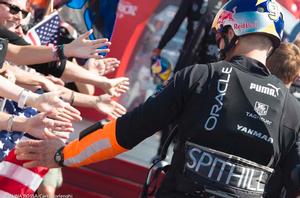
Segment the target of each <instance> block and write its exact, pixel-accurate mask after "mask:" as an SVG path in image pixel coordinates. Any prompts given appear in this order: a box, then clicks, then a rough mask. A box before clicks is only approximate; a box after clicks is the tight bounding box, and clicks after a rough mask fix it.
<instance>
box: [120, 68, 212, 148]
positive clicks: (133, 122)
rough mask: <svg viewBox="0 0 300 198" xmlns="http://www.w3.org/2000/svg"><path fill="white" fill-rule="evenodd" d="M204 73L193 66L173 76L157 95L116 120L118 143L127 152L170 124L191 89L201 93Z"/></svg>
mask: <svg viewBox="0 0 300 198" xmlns="http://www.w3.org/2000/svg"><path fill="white" fill-rule="evenodd" d="M208 73H209V72H208V66H207V65H194V66H190V67H187V68H185V69H183V70H181V71H179V72H177V73H176V74H175V76H174V79H172V80H170V82H169V83H168V84H167V86H166V87H165V88H164V89H163V90H162V91H161V92H158V93H157V94H154V95H153V96H151V97H150V98H149V99H148V100H147V101H146V102H145V103H144V104H142V105H140V106H139V107H137V108H135V109H134V110H133V111H131V112H129V113H127V114H125V115H124V116H122V117H121V118H118V120H117V127H116V136H117V141H118V143H119V144H120V145H121V146H122V147H124V148H127V149H131V148H132V147H134V146H135V145H137V144H138V143H140V142H141V141H143V140H144V139H146V138H147V137H149V136H151V135H153V134H154V133H155V132H156V131H159V130H160V129H162V128H165V127H166V126H168V125H169V124H171V123H174V121H176V120H177V119H178V118H179V116H181V112H183V110H184V106H185V105H186V101H188V98H189V97H190V95H191V93H193V91H194V90H195V89H197V92H198V91H200V92H201V90H202V87H203V85H204V84H205V83H206V82H207V78H208Z"/></svg>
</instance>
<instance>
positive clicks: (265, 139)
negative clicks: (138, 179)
mask: <svg viewBox="0 0 300 198" xmlns="http://www.w3.org/2000/svg"><path fill="white" fill-rule="evenodd" d="M209 68H210V71H211V75H210V76H211V80H210V81H209V83H208V84H207V89H208V90H207V92H206V93H207V95H201V94H200V95H199V96H195V97H193V96H192V97H191V99H190V101H188V102H187V104H188V105H187V107H186V108H187V110H186V113H185V112H184V113H183V116H182V118H183V117H184V116H189V115H190V114H191V112H193V109H196V110H195V111H197V108H198V111H201V114H198V116H199V117H197V118H195V117H193V118H192V121H190V122H188V121H187V122H186V121H182V123H181V121H180V120H179V123H178V128H179V132H180V133H179V138H178V139H179V141H178V144H177V146H176V147H175V149H174V155H173V159H172V164H171V169H170V170H169V171H168V173H167V175H166V178H165V180H164V182H163V183H162V185H161V189H160V190H159V192H158V194H157V197H264V196H265V195H264V193H265V191H266V189H265V188H266V184H267V183H268V180H269V179H270V177H271V175H272V174H273V173H274V169H276V166H277V164H278V161H279V160H280V155H281V153H282V152H283V151H282V149H281V145H280V141H279V140H280V139H281V137H280V136H281V134H280V123H281V119H282V118H281V115H282V113H281V112H282V111H283V107H284V102H285V98H286V97H287V93H288V92H287V89H286V88H285V87H284V85H283V84H282V83H281V82H280V81H279V80H278V79H277V78H276V77H274V76H273V75H268V76H263V75H259V74H253V73H250V71H248V70H247V69H246V68H243V67H242V66H237V65H233V64H230V63H228V62H226V61H221V62H218V63H214V64H210V66H209ZM203 92H204V91H203ZM199 100H202V102H201V103H202V104H201V107H198V105H197V106H193V107H190V106H189V105H190V104H192V105H193V104H197V101H199ZM182 120H184V119H182ZM186 123H187V124H186ZM181 125H188V126H190V127H189V130H186V131H184V132H182V130H181V129H180V126H181Z"/></svg>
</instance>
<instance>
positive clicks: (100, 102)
mask: <svg viewBox="0 0 300 198" xmlns="http://www.w3.org/2000/svg"><path fill="white" fill-rule="evenodd" d="M95 108H96V109H97V110H98V111H99V112H101V113H104V114H107V115H108V116H111V117H112V118H114V119H116V118H118V117H120V116H122V115H124V114H125V113H126V108H125V107H123V106H122V105H121V104H119V103H117V102H116V101H113V100H112V96H110V95H108V94H104V95H100V96H98V99H97V100H96V104H95Z"/></svg>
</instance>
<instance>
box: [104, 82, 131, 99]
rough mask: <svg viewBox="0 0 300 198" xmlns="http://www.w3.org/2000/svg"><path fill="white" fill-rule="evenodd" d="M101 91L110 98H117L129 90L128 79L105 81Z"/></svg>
mask: <svg viewBox="0 0 300 198" xmlns="http://www.w3.org/2000/svg"><path fill="white" fill-rule="evenodd" d="M102 87H103V88H102V89H103V91H104V92H105V93H107V94H109V95H111V96H115V97H119V96H121V94H123V93H125V92H127V91H128V90H129V78H126V77H119V78H112V79H107V82H106V83H105V86H102Z"/></svg>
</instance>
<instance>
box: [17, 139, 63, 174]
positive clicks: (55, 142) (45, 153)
mask: <svg viewBox="0 0 300 198" xmlns="http://www.w3.org/2000/svg"><path fill="white" fill-rule="evenodd" d="M46 137H47V138H46V139H45V140H25V141H21V142H20V143H19V144H17V145H16V150H15V153H16V155H17V159H18V160H29V162H25V163H24V164H23V166H24V167H26V168H34V167H38V166H43V167H48V168H57V167H59V165H58V164H56V163H55V161H54V155H55V153H56V151H57V150H58V149H59V148H61V147H62V146H64V142H63V141H62V140H60V139H59V138H58V137H56V136H55V135H53V134H51V133H47V134H46Z"/></svg>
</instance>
